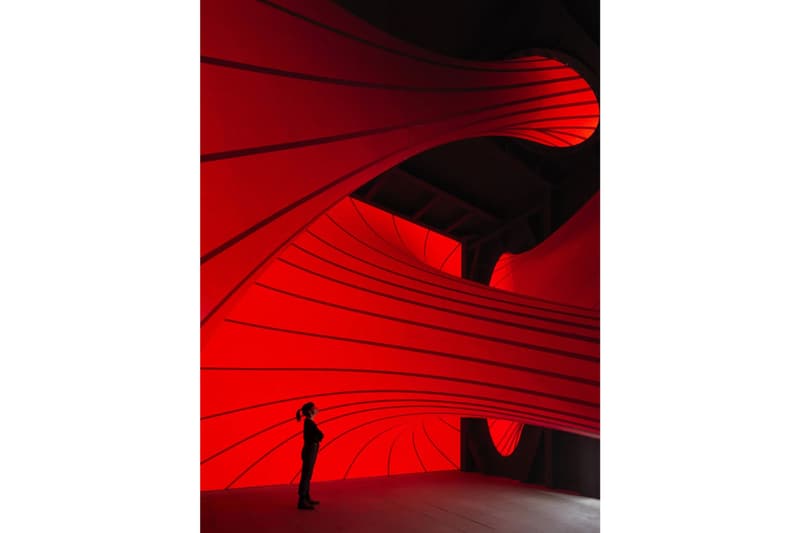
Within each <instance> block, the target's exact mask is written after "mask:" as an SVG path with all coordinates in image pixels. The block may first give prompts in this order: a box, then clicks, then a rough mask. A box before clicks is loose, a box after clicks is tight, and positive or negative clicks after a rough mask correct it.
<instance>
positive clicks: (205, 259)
mask: <svg viewBox="0 0 800 533" xmlns="http://www.w3.org/2000/svg"><path fill="white" fill-rule="evenodd" d="M286 6H288V7H284V6H283V4H280V3H277V2H268V1H257V0H233V1H231V0H226V1H222V0H204V1H203V2H202V4H201V8H202V11H201V13H202V19H201V38H202V40H201V53H202V63H201V69H200V75H201V152H202V156H201V161H202V165H201V167H202V168H201V283H202V291H201V318H202V321H203V329H204V336H206V335H207V334H208V332H206V331H205V330H206V329H210V328H207V327H206V326H212V327H213V323H214V322H216V321H217V320H218V315H219V316H221V315H224V311H223V310H222V307H223V306H225V305H227V304H229V303H231V302H232V301H233V300H235V299H236V297H237V296H238V295H239V291H240V289H241V288H242V287H243V286H244V285H245V284H246V283H247V282H249V281H251V280H252V279H253V277H254V276H255V275H256V273H257V272H258V270H259V269H260V268H263V267H264V266H265V265H266V263H267V262H269V261H270V260H271V259H272V258H273V257H274V254H275V253H276V252H277V250H279V249H280V248H281V247H283V246H285V245H286V244H287V243H288V242H289V241H290V240H291V239H292V237H293V236H294V235H296V234H297V233H298V232H299V231H301V230H302V228H303V227H304V226H305V225H306V224H308V223H309V222H310V221H311V220H313V219H314V218H316V217H317V216H319V214H320V213H322V212H323V211H325V210H326V209H327V208H328V207H330V206H332V205H333V204H335V203H336V202H337V201H338V200H339V199H340V198H342V197H343V196H345V195H347V194H349V193H350V192H352V191H353V190H355V189H356V188H357V187H359V186H360V185H362V184H363V183H365V182H366V181H369V180H370V179H371V178H373V177H375V176H376V175H378V174H380V173H381V172H383V171H385V170H388V169H389V168H391V167H393V166H395V165H397V164H398V163H400V162H402V161H403V160H405V159H407V158H409V157H411V156H413V155H414V154H417V153H419V152H422V151H424V150H427V149H429V148H432V147H434V146H438V145H441V144H444V143H447V142H451V141H455V140H458V139H465V138H469V137H477V136H484V135H509V136H514V137H520V138H523V139H527V140H529V141H532V142H536V143H540V144H544V145H547V146H554V147H566V146H572V145H574V144H577V143H580V142H582V141H583V140H584V139H586V138H588V137H589V136H590V135H591V134H592V133H593V132H594V130H595V128H596V127H597V124H598V105H597V99H596V97H595V95H594V92H593V91H592V89H591V88H590V87H589V85H588V84H587V83H586V82H585V81H584V80H583V78H582V77H581V76H580V75H579V74H578V73H577V72H576V71H575V70H574V69H573V68H571V67H569V66H566V65H565V64H563V63H562V62H561V61H559V60H555V59H551V58H547V57H544V56H536V57H532V58H530V60H529V61H528V62H525V63H524V64H520V63H519V62H516V61H513V62H511V61H509V62H493V63H476V62H467V61H457V60H453V59H449V58H444V57H441V56H437V55H435V54H432V53H430V52H427V51H424V50H420V49H417V48H414V47H412V46H410V45H407V44H405V43H402V42H400V41H397V40H395V39H393V38H391V37H389V36H387V35H385V34H383V33H381V32H379V31H377V30H375V29H374V28H372V27H371V26H369V25H368V24H366V23H364V22H363V21H361V20H360V19H357V18H355V17H353V16H351V15H349V14H348V13H347V12H345V11H344V10H342V9H340V8H338V7H337V6H335V5H333V4H331V3H329V2H325V1H323V0H309V1H304V2H295V3H286Z"/></svg>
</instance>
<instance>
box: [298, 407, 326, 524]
mask: <svg viewBox="0 0 800 533" xmlns="http://www.w3.org/2000/svg"><path fill="white" fill-rule="evenodd" d="M316 414H317V407H316V406H315V405H314V402H308V403H306V404H304V405H303V407H301V408H300V409H298V410H297V414H296V415H295V416H297V421H298V422H299V421H300V418H301V417H302V416H305V417H306V420H305V422H304V423H303V451H302V453H301V454H300V457H302V459H303V473H302V474H301V476H300V486H299V487H298V489H297V494H298V496H299V498H298V500H297V508H298V509H314V505H316V504H318V503H319V502H318V501H314V500H312V499H311V495H310V494H309V490H310V485H311V474H313V473H314V463H316V462H317V453H318V452H319V442H320V441H321V440H322V437H323V435H322V432H321V431H320V430H319V428H318V427H317V425H316V424H315V423H314V416H315V415H316Z"/></svg>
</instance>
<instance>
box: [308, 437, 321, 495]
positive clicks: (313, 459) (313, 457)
mask: <svg viewBox="0 0 800 533" xmlns="http://www.w3.org/2000/svg"><path fill="white" fill-rule="evenodd" d="M317 452H319V448H318V447H316V446H315V447H313V448H312V449H311V450H309V453H308V455H307V456H306V461H305V463H307V464H308V483H307V484H306V492H305V498H306V501H307V502H310V501H311V493H310V491H311V476H313V475H314V465H315V464H316V463H317ZM315 503H319V502H315Z"/></svg>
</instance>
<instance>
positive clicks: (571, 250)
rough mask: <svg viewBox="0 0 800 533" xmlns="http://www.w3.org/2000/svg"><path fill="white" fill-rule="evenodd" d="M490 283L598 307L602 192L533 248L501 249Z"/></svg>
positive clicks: (502, 287)
mask: <svg viewBox="0 0 800 533" xmlns="http://www.w3.org/2000/svg"><path fill="white" fill-rule="evenodd" d="M489 285H490V286H492V287H496V288H498V289H503V290H506V291H511V292H516V293H519V294H525V295H528V296H533V297H537V298H543V299H548V300H554V301H558V302H561V303H568V304H571V305H576V306H580V307H584V308H587V309H593V310H595V311H597V310H599V309H600V193H597V194H595V195H594V196H592V198H591V199H589V201H588V202H586V204H585V205H584V206H583V207H581V208H580V210H578V212H577V213H575V215H573V216H572V218H570V219H569V220H568V221H567V222H566V223H564V225H563V226H561V227H560V228H559V229H558V230H556V231H555V232H554V233H553V234H552V235H550V237H548V238H547V239H546V240H545V241H544V242H542V243H541V244H539V245H538V246H536V247H535V248H533V249H532V250H529V251H527V252H524V253H521V254H516V255H515V254H503V255H502V256H501V257H500V259H499V260H498V261H497V264H496V265H495V268H494V272H493V273H492V279H491V281H490V282H489Z"/></svg>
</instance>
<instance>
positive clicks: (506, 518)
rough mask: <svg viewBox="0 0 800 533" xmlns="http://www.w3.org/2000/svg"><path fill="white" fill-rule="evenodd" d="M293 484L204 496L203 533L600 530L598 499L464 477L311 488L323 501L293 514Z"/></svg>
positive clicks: (343, 483) (451, 474)
mask: <svg viewBox="0 0 800 533" xmlns="http://www.w3.org/2000/svg"><path fill="white" fill-rule="evenodd" d="M296 491H297V486H296V485H293V486H288V485H280V486H273V487H261V488H252V489H235V490H228V491H213V492H203V493H202V494H201V497H200V498H201V525H202V533H212V532H217V531H219V532H225V533H250V532H256V531H257V532H259V533H264V532H270V531H275V532H287V533H290V532H312V531H313V532H315V533H328V532H334V531H337V532H338V531H341V532H348V533H351V532H352V533H362V532H363V533H400V532H403V533H406V532H416V531H422V532H443V533H444V532H450V533H452V532H456V531H462V532H486V531H501V532H519V533H523V532H524V533H572V532H575V533H584V532H591V531H599V530H600V500H595V499H592V498H584V497H581V496H575V495H572V494H565V493H559V492H552V491H547V490H543V489H542V488H540V487H534V486H530V485H526V484H523V483H520V482H517V481H512V480H509V479H504V478H494V477H489V476H483V475H481V474H471V473H464V472H431V473H424V474H409V475H402V476H392V477H388V478H387V477H380V478H365V479H348V480H345V481H327V482H320V483H313V482H312V485H311V495H312V497H313V498H314V499H317V500H320V501H321V502H322V503H321V504H320V505H319V506H317V509H316V510H314V511H299V510H298V509H297V508H296V505H297V492H296Z"/></svg>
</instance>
